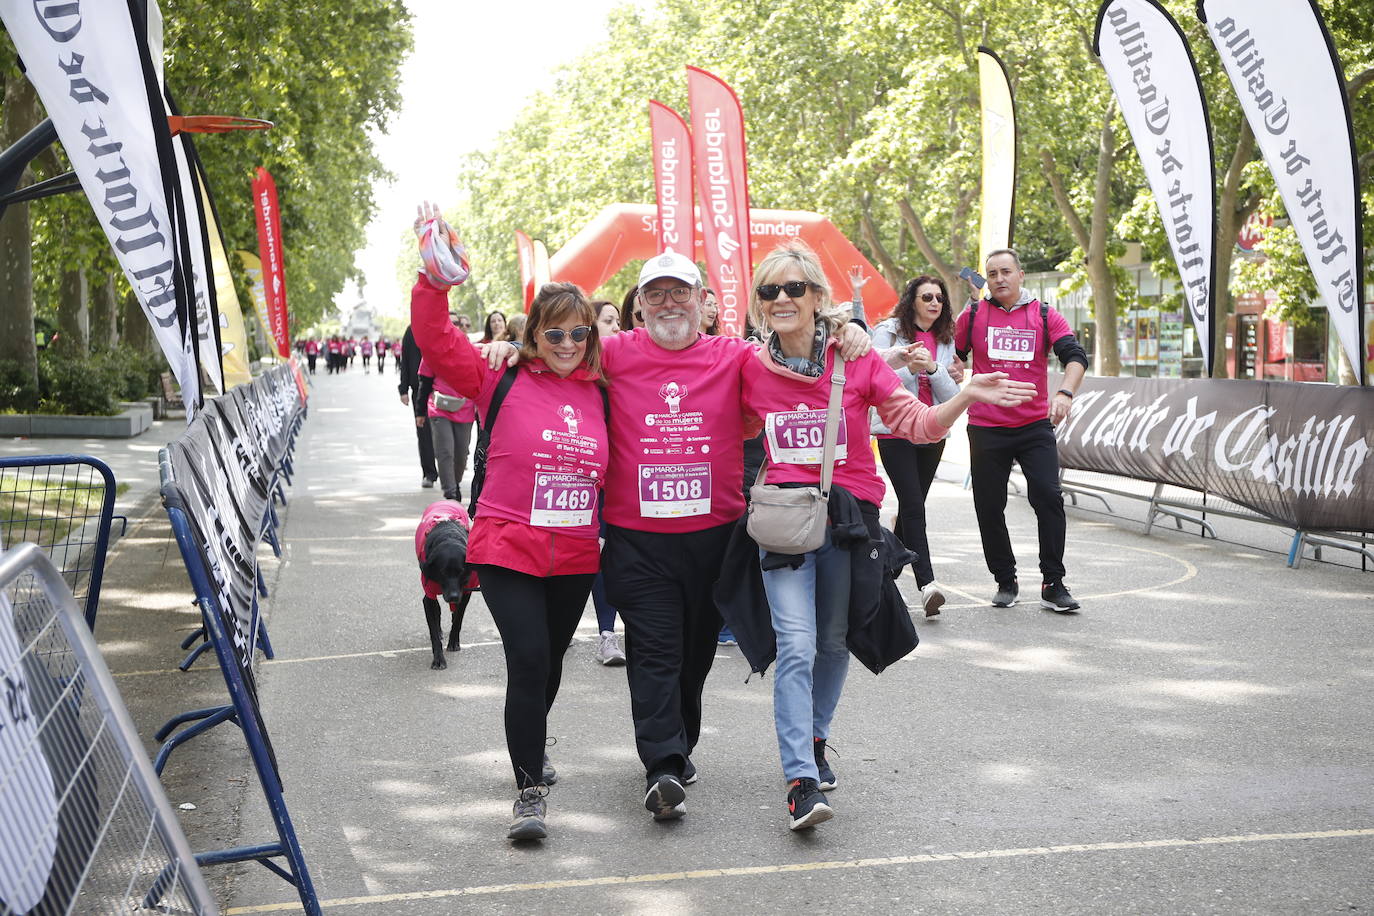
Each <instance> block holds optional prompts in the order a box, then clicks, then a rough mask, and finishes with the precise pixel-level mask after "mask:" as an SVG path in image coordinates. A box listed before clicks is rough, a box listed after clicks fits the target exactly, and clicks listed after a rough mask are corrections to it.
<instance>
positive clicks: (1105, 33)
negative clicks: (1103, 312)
mask: <svg viewBox="0 0 1374 916" xmlns="http://www.w3.org/2000/svg"><path fill="white" fill-rule="evenodd" d="M1093 50H1094V51H1095V52H1096V53H1097V55H1098V58H1099V59H1100V60H1101V61H1102V68H1103V69H1104V70H1106V72H1107V80H1108V81H1109V82H1110V83H1111V85H1112V91H1113V92H1115V93H1116V99H1117V103H1118V104H1119V105H1120V107H1121V114H1122V117H1123V118H1125V120H1126V126H1127V127H1128V128H1130V131H1131V137H1132V139H1134V140H1135V147H1136V151H1137V152H1138V153H1139V154H1140V164H1141V165H1142V166H1143V167H1144V169H1145V177H1146V179H1147V180H1148V181H1149V184H1150V190H1151V191H1153V192H1154V198H1155V204H1156V205H1157V206H1158V207H1159V215H1160V218H1161V219H1162V220H1163V223H1164V234H1165V235H1166V236H1167V237H1168V239H1169V248H1170V249H1171V250H1172V252H1173V255H1174V263H1175V264H1176V265H1177V266H1178V274H1179V278H1180V281H1181V286H1182V288H1183V298H1184V302H1185V303H1186V304H1187V308H1188V316H1189V317H1190V318H1191V319H1192V322H1193V327H1194V329H1196V331H1197V335H1198V340H1199V341H1200V342H1201V344H1202V359H1203V364H1204V366H1205V367H1206V373H1207V375H1209V376H1210V375H1211V374H1212V358H1213V354H1214V349H1215V344H1214V341H1213V334H1212V322H1213V318H1212V316H1213V314H1214V313H1215V311H1216V305H1215V299H1216V257H1215V250H1216V246H1215V239H1216V209H1217V208H1216V186H1217V182H1216V165H1215V160H1214V158H1213V155H1212V128H1211V122H1210V118H1209V116H1208V113H1207V103H1206V100H1205V98H1204V96H1203V93H1202V81H1201V80H1200V79H1199V78H1198V75H1197V64H1196V62H1195V61H1194V60H1193V54H1192V51H1191V50H1190V49H1189V47H1188V41H1187V39H1186V38H1185V37H1184V35H1183V31H1182V29H1180V28H1179V27H1178V23H1177V22H1175V21H1174V18H1173V17H1172V16H1170V15H1169V13H1168V11H1167V10H1165V9H1164V7H1162V6H1160V5H1159V3H1157V2H1156V0H1107V2H1105V3H1103V4H1102V6H1101V8H1100V9H1099V10H1098V14H1097V32H1096V34H1095V35H1094V37H1093Z"/></svg>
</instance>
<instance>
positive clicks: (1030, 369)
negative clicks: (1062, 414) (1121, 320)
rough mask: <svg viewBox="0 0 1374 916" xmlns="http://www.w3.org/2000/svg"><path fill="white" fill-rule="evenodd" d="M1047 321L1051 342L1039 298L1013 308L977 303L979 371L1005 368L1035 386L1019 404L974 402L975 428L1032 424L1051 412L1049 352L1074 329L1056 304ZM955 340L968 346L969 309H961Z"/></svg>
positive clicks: (970, 415)
mask: <svg viewBox="0 0 1374 916" xmlns="http://www.w3.org/2000/svg"><path fill="white" fill-rule="evenodd" d="M1046 321H1047V322H1048V323H1049V328H1050V339H1049V340H1048V341H1046V340H1045V323H1044V322H1042V321H1041V320H1040V303H1039V301H1038V300H1034V299H1033V300H1031V301H1030V302H1029V303H1026V304H1025V305H1018V306H1014V307H1013V308H1012V310H1011V311H1010V312H1008V311H1004V310H1003V309H1002V307H1001V306H999V305H996V304H995V303H993V302H991V301H988V300H984V301H982V302H980V303H978V315H977V317H976V318H975V319H974V327H973V338H972V339H973V371H974V373H983V372H1005V373H1006V374H1007V375H1008V376H1010V377H1011V378H1012V379H1014V380H1015V381H1018V382H1030V383H1032V384H1033V385H1035V397H1033V398H1031V399H1030V400H1029V401H1027V402H1026V403H1024V404H1022V405H1020V406H1018V407H998V406H995V405H993V404H981V403H980V404H974V405H973V406H972V407H970V408H969V409H968V422H969V425H970V426H1004V427H1016V426H1027V425H1029V424H1031V423H1035V422H1037V421H1039V420H1043V419H1045V418H1046V417H1047V416H1049V412H1050V402H1049V396H1048V390H1047V389H1048V386H1047V384H1046V377H1047V373H1048V371H1049V359H1048V357H1047V355H1046V354H1047V352H1048V351H1049V350H1050V347H1051V345H1052V344H1053V343H1054V341H1056V340H1059V339H1060V338H1061V337H1065V336H1067V335H1070V334H1072V333H1073V331H1072V329H1070V328H1069V323H1068V322H1067V321H1065V320H1064V316H1063V315H1061V314H1059V313H1058V312H1057V311H1055V310H1054V309H1053V308H1051V309H1050V310H1049V313H1048V315H1047V316H1046ZM954 342H955V345H956V346H959V347H965V346H968V342H969V330H968V309H964V310H963V311H962V312H961V313H959V318H958V319H957V320H956V321H955V323H954Z"/></svg>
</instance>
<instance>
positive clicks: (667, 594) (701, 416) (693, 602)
mask: <svg viewBox="0 0 1374 916" xmlns="http://www.w3.org/2000/svg"><path fill="white" fill-rule="evenodd" d="M702 292H703V291H702V283H701V273H700V271H698V270H697V266H696V264H695V263H693V262H692V260H691V259H690V258H687V257H685V256H683V255H681V254H677V253H676V252H672V251H665V252H663V253H661V254H658V255H655V256H654V257H652V258H650V259H649V260H648V261H646V262H645V263H644V267H643V269H642V270H641V271H640V274H639V292H638V293H637V294H636V298H635V302H636V306H637V310H638V311H640V312H642V314H643V319H644V321H643V326H642V327H637V328H635V329H634V330H632V331H626V332H623V333H620V334H615V335H612V336H611V337H608V338H605V339H603V340H602V341H601V365H602V368H603V369H604V370H605V373H606V379H607V383H608V385H609V390H610V404H611V415H610V423H609V430H610V437H611V438H610V450H611V455H610V464H609V466H608V468H607V473H606V484H605V490H604V496H605V506H604V508H603V517H604V519H605V521H606V543H605V546H604V548H603V549H602V552H601V568H602V570H603V571H604V574H605V583H606V598H607V600H609V601H610V603H611V604H613V605H615V606H616V608H617V609H618V610H619V611H620V616H621V619H622V620H623V621H624V623H625V651H626V655H627V662H628V664H627V673H628V680H629V686H630V709H631V715H632V716H633V718H634V726H635V745H636V747H637V749H638V751H639V758H640V760H641V761H642V762H643V764H644V771H645V775H646V778H647V786H646V792H645V797H644V807H645V808H647V809H648V810H649V811H650V812H651V813H652V814H653V816H654V819H655V820H671V819H674V818H679V817H681V816H682V815H683V814H685V813H686V811H687V806H686V797H687V793H686V790H685V789H684V788H683V786H684V785H685V784H691V783H693V782H695V781H696V775H697V774H696V768H695V767H694V766H693V765H692V762H691V759H690V755H691V753H692V749H693V748H695V747H696V743H697V739H698V737H700V734H701V694H702V688H703V687H704V686H705V683H706V676H707V675H708V674H709V673H710V671H711V664H712V662H713V661H714V660H715V655H716V634H717V633H719V632H720V626H721V618H720V612H719V611H717V610H716V605H715V601H714V599H713V598H712V595H711V590H712V587H713V586H714V584H715V581H716V579H717V577H718V574H719V571H720V566H721V562H722V558H723V556H724V553H725V548H726V545H727V544H728V543H729V540H730V534H731V531H732V530H733V528H734V526H735V523H736V522H737V521H738V520H739V517H740V516H741V515H743V514H744V496H743V492H742V491H743V488H742V482H743V474H744V457H743V455H744V453H743V442H744V438H745V435H746V433H745V415H744V412H743V409H742V407H741V398H740V378H741V367H742V366H743V365H744V364H745V362H746V361H747V360H749V359H752V358H753V357H754V352H755V349H756V345H755V344H753V343H751V342H749V341H746V340H743V339H741V338H738V337H728V336H709V335H706V334H703V333H701V316H702V310H703V307H704V301H703V294H702ZM840 340H841V349H842V350H843V351H844V353H845V357H846V358H849V359H852V358H854V357H857V356H860V355H862V354H863V353H864V352H867V350H868V349H869V347H870V343H869V338H868V335H867V334H866V333H865V332H864V331H863V330H862V329H861V328H859V327H858V326H855V325H851V326H849V327H847V328H846V329H845V330H844V331H842V332H841V336H840ZM510 355H511V350H507V349H505V348H504V347H493V348H491V350H490V351H489V353H488V356H489V358H490V359H492V360H496V359H498V358H506V357H509V356H510ZM756 431H757V427H755V428H754V429H752V430H750V433H751V434H752V433H753V432H756Z"/></svg>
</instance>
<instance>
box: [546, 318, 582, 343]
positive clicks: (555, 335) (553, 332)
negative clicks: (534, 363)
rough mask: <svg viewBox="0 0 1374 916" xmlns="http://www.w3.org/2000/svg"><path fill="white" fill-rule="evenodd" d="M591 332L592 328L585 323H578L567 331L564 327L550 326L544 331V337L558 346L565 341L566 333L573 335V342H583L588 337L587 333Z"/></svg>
mask: <svg viewBox="0 0 1374 916" xmlns="http://www.w3.org/2000/svg"><path fill="white" fill-rule="evenodd" d="M591 332H592V329H591V328H589V327H587V325H585V324H581V325H578V326H577V327H575V328H573V329H572V330H571V331H565V330H563V329H562V328H549V329H548V330H546V331H545V332H544V339H545V340H547V341H548V342H549V343H551V344H553V345H554V346H555V347H556V346H558V345H559V344H561V343H562V342H563V337H564V336H565V335H566V336H569V337H571V338H572V339H573V343H581V342H582V341H584V340H586V339H587V335H588V334H590V333H591Z"/></svg>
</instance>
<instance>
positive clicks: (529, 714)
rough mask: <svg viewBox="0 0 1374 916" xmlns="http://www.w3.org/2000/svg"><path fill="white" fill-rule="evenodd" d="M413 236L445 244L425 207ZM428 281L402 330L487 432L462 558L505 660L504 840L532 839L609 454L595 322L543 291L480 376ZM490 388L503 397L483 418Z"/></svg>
mask: <svg viewBox="0 0 1374 916" xmlns="http://www.w3.org/2000/svg"><path fill="white" fill-rule="evenodd" d="M415 230H416V233H417V235H419V236H420V237H421V246H422V252H423V251H424V250H425V248H424V246H425V245H426V240H427V238H431V237H432V236H435V235H437V236H438V237H440V238H446V237H448V236H449V235H450V230H449V229H448V227H447V226H446V225H445V224H444V222H443V219H442V217H441V216H440V214H439V210H438V208H437V207H435V206H434V205H432V204H429V203H425V204H423V205H421V207H420V208H419V216H418V218H417V219H416V221H415ZM454 238H455V239H456V236H454ZM456 273H457V276H458V279H455V280H454V282H461V279H465V278H466V270H465V269H464V270H462V271H457V272H456ZM433 274H434V271H433V270H431V269H430V268H429V266H428V260H427V263H426V270H425V271H422V272H421V273H420V276H419V278H418V279H417V280H416V282H415V287H414V289H413V290H412V291H411V299H410V322H411V327H413V328H414V330H415V339H416V342H417V343H419V345H420V348H421V350H422V351H423V352H424V355H425V360H426V362H427V363H428V364H429V365H430V366H431V367H432V368H433V370H434V372H435V374H436V376H437V377H438V378H440V379H442V380H443V381H444V382H446V383H447V384H448V385H450V386H452V388H453V389H454V390H455V391H457V393H458V394H459V395H461V396H463V397H467V398H471V399H472V400H473V401H474V402H475V403H476V405H477V409H478V411H480V412H481V414H482V417H483V420H484V422H486V423H488V424H490V430H491V432H490V436H491V441H490V443H489V444H488V448H487V464H486V480H485V482H484V484H483V486H482V489H481V492H480V494H479V495H478V498H477V517H476V519H475V521H474V522H473V526H472V533H471V535H470V537H469V540H468V555H467V559H468V564H469V565H471V566H473V567H474V568H475V569H476V570H477V573H478V576H479V577H480V579H481V583H482V594H483V596H484V597H485V598H486V602H487V607H488V609H489V610H490V611H491V616H492V619H493V620H495V621H496V626H497V629H498V630H500V631H501V642H502V645H503V647H504V649H505V654H506V707H505V725H506V746H507V750H508V751H509V753H510V760H511V768H512V770H513V771H514V774H515V784H516V790H517V792H518V796H517V798H516V800H515V807H514V816H513V820H512V823H511V827H510V831H509V833H508V834H507V835H508V836H509V837H510V838H511V839H513V840H538V839H543V838H544V837H545V836H546V829H545V824H544V817H545V813H546V807H545V801H544V799H545V796H547V795H548V786H549V785H551V784H552V783H553V782H554V780H555V779H556V778H557V776H556V774H555V773H554V771H553V768H552V767H551V766H550V765H549V764H548V758H547V756H545V755H544V747H545V743H544V742H545V737H546V722H547V716H548V711H549V709H550V708H551V707H552V706H553V701H554V697H555V696H556V695H557V693H558V686H559V681H560V679H561V677H562V666H563V653H564V652H565V651H566V650H567V648H568V646H569V644H570V643H571V642H572V637H573V632H574V631H575V630H576V629H577V622H578V620H579V619H580V618H581V617H582V609H583V608H584V607H585V606H586V603H587V596H588V594H589V593H590V592H591V589H592V580H593V579H594V578H595V576H596V571H597V569H598V567H599V566H600V547H599V544H598V541H597V519H596V505H597V497H598V495H599V493H600V490H601V485H602V481H603V480H604V479H605V476H606V462H607V457H608V454H607V438H606V399H605V388H604V380H603V378H602V374H601V343H600V338H599V336H598V335H597V331H596V313H595V311H594V310H593V309H592V307H591V304H590V303H589V302H588V301H587V298H586V296H584V295H583V294H582V291H581V290H580V289H578V288H577V287H576V286H574V285H573V284H571V283H547V284H545V285H544V286H543V287H541V288H540V290H539V292H538V294H537V295H536V296H535V297H534V302H533V303H532V304H531V305H530V311H529V320H528V323H527V324H526V327H525V335H524V340H523V343H522V344H521V346H520V347H519V349H518V351H517V355H518V362H517V363H516V365H515V366H514V367H512V368H510V369H507V368H506V367H505V366H504V365H503V366H502V367H501V368H499V369H491V368H488V366H487V363H486V361H485V360H484V359H482V357H481V356H480V355H479V354H478V351H477V349H476V348H475V347H474V346H473V345H472V343H470V342H469V341H468V339H467V335H465V334H463V333H462V332H461V331H459V330H458V329H457V328H456V327H454V326H453V324H452V323H451V322H450V321H449V318H448V292H447V289H448V287H447V286H446V285H445V284H444V283H443V282H442V279H441V280H440V282H437V283H436V282H435V279H434V276H433ZM508 372H510V373H514V374H513V376H510V378H511V382H510V383H509V385H508V386H507V385H506V383H505V382H504V378H505V377H506V376H507V373H508ZM498 388H506V389H507V390H506V392H505V398H504V400H503V401H502V402H501V405H500V410H499V412H498V413H497V414H496V416H495V417H494V418H493V417H491V416H490V407H491V404H492V398H493V396H494V395H495V394H496V392H497V390H498Z"/></svg>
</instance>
